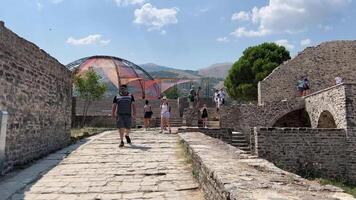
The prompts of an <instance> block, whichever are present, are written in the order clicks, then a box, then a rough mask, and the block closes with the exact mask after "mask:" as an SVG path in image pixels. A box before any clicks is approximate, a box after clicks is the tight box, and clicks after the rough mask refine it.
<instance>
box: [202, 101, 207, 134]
mask: <svg viewBox="0 0 356 200" xmlns="http://www.w3.org/2000/svg"><path fill="white" fill-rule="evenodd" d="M201 113H202V114H201V118H202V120H203V127H204V128H208V108H207V107H206V104H204V105H203V108H202V109H201Z"/></svg>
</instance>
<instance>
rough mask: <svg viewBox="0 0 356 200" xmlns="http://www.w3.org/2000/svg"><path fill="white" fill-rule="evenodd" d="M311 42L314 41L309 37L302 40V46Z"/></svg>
mask: <svg viewBox="0 0 356 200" xmlns="http://www.w3.org/2000/svg"><path fill="white" fill-rule="evenodd" d="M311 43H312V41H311V40H310V39H309V38H307V39H305V40H302V41H300V46H302V47H306V46H309V45H310V44H311Z"/></svg>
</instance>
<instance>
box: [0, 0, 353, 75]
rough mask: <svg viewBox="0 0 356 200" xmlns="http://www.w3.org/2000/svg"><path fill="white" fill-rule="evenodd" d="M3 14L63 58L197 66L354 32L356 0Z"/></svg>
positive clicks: (99, 5)
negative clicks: (269, 46) (260, 48)
mask: <svg viewBox="0 0 356 200" xmlns="http://www.w3.org/2000/svg"><path fill="white" fill-rule="evenodd" d="M0 3H1V7H0V20H2V21H5V25H6V26H7V27H8V28H10V29H11V30H13V31H14V32H16V33H17V34H19V35H20V36H22V37H24V38H26V39H27V40H30V41H32V42H34V43H35V44H37V45H38V46H39V47H41V48H42V49H44V50H45V51H47V52H48V53H50V54H51V55H52V56H54V57H55V58H57V59H58V60H59V61H60V62H62V63H63V64H68V63H69V62H71V61H74V60H77V59H79V58H82V57H86V56H90V55H97V54H100V55H113V56H118V57H121V58H124V59H127V60H130V61H132V62H134V63H137V64H142V63H147V62H154V63H157V64H160V65H165V66H171V67H176V68H182V69H199V68H203V67H207V66H209V65H211V64H214V63H219V62H234V61H236V60H237V59H238V58H239V57H240V56H241V54H242V52H243V50H244V49H245V48H247V47H249V46H251V45H256V44H259V43H262V42H277V43H279V44H280V45H284V46H286V47H287V48H288V49H289V50H290V51H291V53H292V55H296V54H297V53H298V52H299V51H302V50H303V49H304V48H305V47H307V46H314V45H317V44H319V43H321V42H323V41H328V40H354V39H356V23H355V20H354V19H356V12H355V11H356V5H355V1H352V0H0Z"/></svg>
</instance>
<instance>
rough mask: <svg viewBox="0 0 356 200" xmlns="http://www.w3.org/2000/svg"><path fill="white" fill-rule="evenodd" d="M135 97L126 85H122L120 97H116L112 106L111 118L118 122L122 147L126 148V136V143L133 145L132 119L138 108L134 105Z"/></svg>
mask: <svg viewBox="0 0 356 200" xmlns="http://www.w3.org/2000/svg"><path fill="white" fill-rule="evenodd" d="M134 101H135V99H134V97H133V96H132V95H131V94H130V93H129V92H128V90H127V86H126V85H121V86H120V89H119V95H117V96H115V98H114V100H113V105H112V112H111V116H112V117H113V118H114V119H115V120H116V125H117V128H118V129H119V133H120V140H121V142H120V145H119V147H123V146H124V135H125V138H126V142H127V143H128V144H131V138H130V136H129V134H130V129H131V121H132V118H133V117H135V115H136V108H135V104H134Z"/></svg>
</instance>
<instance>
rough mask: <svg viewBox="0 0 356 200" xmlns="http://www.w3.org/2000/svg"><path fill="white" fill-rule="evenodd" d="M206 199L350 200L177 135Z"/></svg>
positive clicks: (209, 141)
mask: <svg viewBox="0 0 356 200" xmlns="http://www.w3.org/2000/svg"><path fill="white" fill-rule="evenodd" d="M179 136H180V138H181V140H182V143H183V145H184V147H185V148H186V151H187V152H188V154H189V156H190V158H191V160H192V163H193V173H194V174H195V176H196V178H197V179H198V181H199V183H200V184H201V187H202V189H203V191H204V195H205V198H206V199H207V200H227V199H230V200H237V199H249V200H254V199H256V200H257V199H258V200H261V199H308V200H314V199H315V200H320V199H323V200H334V199H339V200H349V199H354V198H353V197H352V196H351V195H348V194H345V193H343V192H342V190H341V189H340V188H337V187H333V186H330V185H327V186H321V185H319V184H318V183H316V182H312V181H308V180H306V179H303V178H300V177H299V176H297V175H295V174H292V173H289V172H286V171H283V170H281V169H279V168H277V167H276V166H275V165H273V164H272V163H270V162H268V161H266V160H264V159H260V158H257V157H255V156H249V155H246V154H244V152H243V151H241V150H239V149H237V148H235V147H232V146H230V145H228V144H225V143H224V142H222V141H219V140H217V139H214V138H211V137H208V136H206V135H204V134H203V133H199V132H187V133H179Z"/></svg>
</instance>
